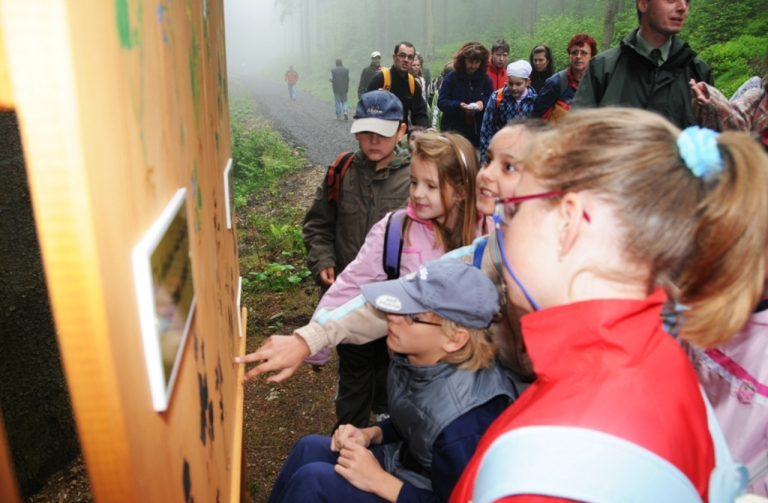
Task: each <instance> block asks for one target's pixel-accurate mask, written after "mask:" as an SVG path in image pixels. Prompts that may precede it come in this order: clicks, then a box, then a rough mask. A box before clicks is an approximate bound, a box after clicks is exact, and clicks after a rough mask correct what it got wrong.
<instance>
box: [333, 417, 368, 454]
mask: <svg viewBox="0 0 768 503" xmlns="http://www.w3.org/2000/svg"><path fill="white" fill-rule="evenodd" d="M350 442H354V443H356V444H359V445H362V446H363V447H368V446H369V445H370V443H371V440H370V439H369V438H368V436H367V435H366V434H365V433H363V431H362V430H361V429H359V428H356V427H355V426H352V425H351V424H342V425H341V426H339V428H338V429H337V430H336V431H335V432H334V434H333V437H332V438H331V451H333V452H339V451H340V450H341V449H343V448H344V446H345V445H346V444H347V443H350Z"/></svg>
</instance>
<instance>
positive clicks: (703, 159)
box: [677, 126, 723, 178]
mask: <svg viewBox="0 0 768 503" xmlns="http://www.w3.org/2000/svg"><path fill="white" fill-rule="evenodd" d="M718 136H720V133H718V132H715V131H712V130H711V129H704V128H700V127H699V126H691V127H688V128H685V129H684V130H683V132H682V133H680V136H678V137H677V148H678V149H679V150H680V157H682V158H683V161H684V162H685V165H686V166H687V167H688V169H690V170H691V172H692V173H693V174H694V175H696V176H697V177H699V178H703V177H705V176H707V175H709V174H711V173H719V172H720V171H722V170H723V158H722V157H721V156H720V151H719V150H718V149H717V137H718Z"/></svg>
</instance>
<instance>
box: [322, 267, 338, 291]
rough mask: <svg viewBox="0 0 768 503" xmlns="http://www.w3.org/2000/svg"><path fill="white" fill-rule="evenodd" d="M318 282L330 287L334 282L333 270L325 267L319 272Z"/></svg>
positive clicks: (334, 274)
mask: <svg viewBox="0 0 768 503" xmlns="http://www.w3.org/2000/svg"><path fill="white" fill-rule="evenodd" d="M320 281H321V282H322V283H323V284H324V285H325V286H331V285H332V284H333V282H334V281H336V273H335V271H334V269H333V267H326V268H325V269H323V270H322V271H320Z"/></svg>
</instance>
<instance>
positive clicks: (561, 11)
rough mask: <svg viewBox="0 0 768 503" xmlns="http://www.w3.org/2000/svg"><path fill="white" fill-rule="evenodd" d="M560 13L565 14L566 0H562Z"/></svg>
mask: <svg viewBox="0 0 768 503" xmlns="http://www.w3.org/2000/svg"><path fill="white" fill-rule="evenodd" d="M560 14H561V15H563V16H564V15H565V0H560Z"/></svg>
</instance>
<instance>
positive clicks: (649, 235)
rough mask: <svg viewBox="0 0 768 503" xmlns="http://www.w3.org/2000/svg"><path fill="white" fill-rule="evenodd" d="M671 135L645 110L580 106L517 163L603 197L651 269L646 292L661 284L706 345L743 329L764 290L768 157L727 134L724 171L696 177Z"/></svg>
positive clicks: (562, 185) (569, 188) (685, 332)
mask: <svg viewBox="0 0 768 503" xmlns="http://www.w3.org/2000/svg"><path fill="white" fill-rule="evenodd" d="M679 134H680V130H678V129H677V128H676V127H675V126H673V125H672V124H670V123H669V122H668V121H667V120H666V119H664V118H663V117H661V116H659V115H656V114H654V113H650V112H646V111H643V110H638V109H620V108H617V109H601V110H588V111H578V112H574V113H571V114H569V115H568V116H567V118H566V119H565V120H564V121H563V122H562V123H560V124H558V126H557V127H556V128H555V130H554V131H552V132H549V133H542V134H540V135H537V136H536V137H535V138H534V140H533V143H532V145H531V148H530V150H529V152H530V154H529V158H528V159H526V160H525V166H526V170H529V171H531V173H532V174H533V175H534V176H536V177H537V178H539V179H540V180H541V181H542V182H543V183H544V185H545V186H547V188H548V189H549V190H557V191H563V192H577V191H582V190H589V191H592V192H594V193H596V194H598V195H599V196H601V197H604V198H605V200H606V201H608V202H609V203H611V204H612V205H613V206H614V207H615V209H616V215H617V217H618V219H619V221H620V222H621V224H622V225H623V227H624V237H623V243H622V245H623V246H622V248H623V250H624V253H626V257H627V258H628V259H629V260H630V261H633V262H635V263H640V264H645V265H647V266H648V268H649V269H650V271H651V273H650V276H649V277H648V280H647V281H648V284H647V287H648V291H649V292H650V291H651V290H652V289H654V288H656V287H658V286H661V287H664V288H665V290H666V291H667V294H668V295H669V297H670V299H671V300H673V301H676V302H678V303H680V304H682V305H683V306H685V308H686V310H685V312H684V314H683V320H684V322H683V325H682V326H681V328H680V335H681V336H682V337H683V338H685V339H686V340H688V341H690V342H692V343H694V344H695V345H698V346H702V347H708V346H713V345H717V344H721V343H723V342H725V341H726V340H728V339H729V338H730V337H731V336H733V335H734V334H736V333H737V332H738V331H739V330H740V329H741V327H742V326H743V325H744V323H745V322H746V320H747V318H748V317H749V315H750V314H751V312H752V310H753V309H754V307H755V305H756V304H757V302H758V301H759V299H760V295H761V293H762V290H763V277H764V256H765V250H766V244H768V197H767V194H766V191H767V190H768V157H766V155H765V153H764V152H763V151H762V149H761V148H760V146H759V145H758V144H757V143H756V142H755V141H754V140H752V139H751V138H749V136H748V135H747V134H745V133H740V132H739V133H737V132H726V133H723V134H721V135H720V136H719V137H718V139H717V146H718V149H719V151H720V155H721V157H722V159H723V164H724V166H723V169H722V171H721V172H719V173H716V174H710V175H708V176H706V177H704V178H699V177H697V176H694V175H693V173H692V172H691V171H690V170H689V169H688V168H687V167H686V165H685V163H684V161H683V159H682V158H681V157H680V150H679V149H678V146H677V143H676V140H677V137H678V136H679ZM553 204H555V203H553Z"/></svg>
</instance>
